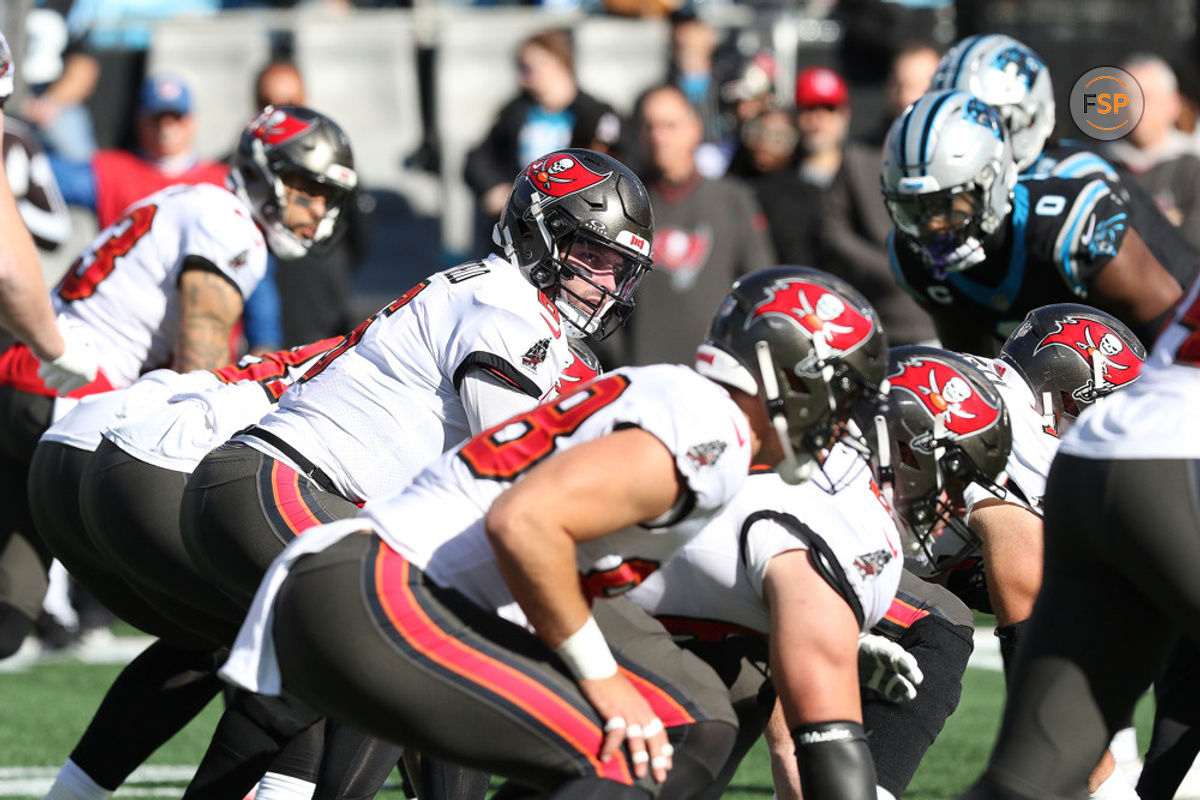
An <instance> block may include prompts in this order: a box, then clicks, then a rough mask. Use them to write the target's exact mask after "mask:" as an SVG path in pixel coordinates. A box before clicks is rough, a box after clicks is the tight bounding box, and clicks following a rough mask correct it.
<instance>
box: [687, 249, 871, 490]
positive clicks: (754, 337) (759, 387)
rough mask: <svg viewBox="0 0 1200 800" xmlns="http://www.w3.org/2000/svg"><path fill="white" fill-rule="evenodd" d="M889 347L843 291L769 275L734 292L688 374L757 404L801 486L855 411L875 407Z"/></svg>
mask: <svg viewBox="0 0 1200 800" xmlns="http://www.w3.org/2000/svg"><path fill="white" fill-rule="evenodd" d="M886 353H887V341H886V337H885V336H884V333H883V328H882V326H881V325H880V323H879V316H878V314H876V313H875V309H874V308H872V307H871V304H870V303H868V302H867V301H866V299H865V298H864V297H863V296H862V295H861V294H859V293H858V292H857V291H856V290H855V289H854V288H853V287H852V286H850V284H848V283H846V282H845V281H843V280H841V279H840V278H836V277H834V276H833V275H830V274H828V273H826V272H821V271H820V270H816V269H811V268H809V267H791V266H785V267H772V268H770V269H764V270H760V271H758V272H755V273H752V274H750V275H747V276H746V277H744V278H742V279H741V280H739V281H738V282H737V283H735V284H734V285H733V289H732V291H731V292H730V293H729V295H728V296H727V297H726V298H725V300H724V301H723V302H722V303H721V307H720V308H719V309H718V310H717V315H716V316H715V317H714V318H713V321H712V326H711V327H710V329H709V334H708V340H707V342H706V343H705V344H703V345H701V346H700V349H699V350H698V351H697V353H696V370H697V371H698V372H700V374H702V375H705V376H707V377H709V378H712V379H713V380H716V381H719V382H721V383H724V384H727V385H729V386H733V387H734V388H737V389H740V390H742V391H743V392H746V393H747V394H751V395H758V396H759V397H760V398H762V400H763V402H764V403H765V404H766V407H767V415H768V417H769V418H770V419H771V421H772V424H774V426H775V429H776V431H777V432H778V434H779V440H780V444H781V445H782V446H783V448H784V454H785V458H784V461H783V463H781V464H780V465H779V466H778V467H776V470H777V471H778V472H779V474H780V475H781V476H783V478H784V480H787V481H788V482H790V483H799V482H800V481H803V480H806V479H807V478H809V477H811V475H812V474H813V471H814V469H815V467H816V464H817V456H818V454H819V453H820V451H821V450H822V449H824V448H826V447H828V446H829V445H830V444H832V442H833V440H834V435H835V427H836V426H837V424H838V423H840V422H845V421H847V420H848V419H849V416H850V413H851V411H852V410H853V407H854V406H855V405H857V404H858V403H859V402H861V401H864V400H876V399H878V398H879V397H880V385H881V384H882V382H883V378H884V369H885V366H886Z"/></svg>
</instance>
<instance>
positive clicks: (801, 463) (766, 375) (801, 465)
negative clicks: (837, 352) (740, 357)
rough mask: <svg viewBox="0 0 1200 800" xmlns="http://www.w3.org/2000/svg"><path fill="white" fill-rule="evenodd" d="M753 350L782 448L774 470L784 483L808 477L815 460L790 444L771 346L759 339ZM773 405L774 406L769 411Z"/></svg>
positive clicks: (772, 423)
mask: <svg viewBox="0 0 1200 800" xmlns="http://www.w3.org/2000/svg"><path fill="white" fill-rule="evenodd" d="M754 354H755V356H757V358H758V371H759V374H760V375H762V392H763V402H764V403H765V404H766V407H767V413H768V414H769V415H770V417H771V425H772V427H774V428H775V435H776V436H777V437H778V439H779V447H780V449H782V450H783V459H782V460H781V461H780V462H779V463H778V464H777V465H776V466H775V471H776V472H777V473H779V477H781V478H783V481H784V483H788V484H791V485H793V486H794V485H796V484H799V483H804V482H805V481H807V480H809V479H810V478H812V476H813V475H814V474H815V473H816V471H817V462H816V459H814V458H813V457H812V456H810V455H808V454H802V455H801V456H797V455H796V451H795V449H794V448H793V447H792V437H791V435H790V434H789V432H788V423H787V414H785V413H784V411H783V407H784V406H783V398H782V397H781V396H780V392H779V382H778V381H777V380H776V379H775V363H774V362H773V361H772V360H771V346H770V345H768V344H767V343H766V342H765V341H762V340H759V341H758V342H756V343H755V345H754ZM772 408H775V409H777V410H775V411H772V410H771V409H772Z"/></svg>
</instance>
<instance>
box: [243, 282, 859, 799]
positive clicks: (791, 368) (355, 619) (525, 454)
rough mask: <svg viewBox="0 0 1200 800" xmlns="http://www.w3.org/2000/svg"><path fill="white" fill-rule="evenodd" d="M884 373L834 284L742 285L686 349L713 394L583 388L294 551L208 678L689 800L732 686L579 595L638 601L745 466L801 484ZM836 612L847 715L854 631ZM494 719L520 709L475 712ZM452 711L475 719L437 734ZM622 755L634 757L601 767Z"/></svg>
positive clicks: (485, 762)
mask: <svg viewBox="0 0 1200 800" xmlns="http://www.w3.org/2000/svg"><path fill="white" fill-rule="evenodd" d="M797 297H803V298H804V299H805V300H806V301H811V302H812V303H819V305H820V308H821V309H822V310H823V311H825V312H827V313H826V314H825V316H823V317H818V316H817V315H815V314H813V313H811V310H806V309H811V306H810V305H809V304H808V302H806V303H801V304H798V305H797V304H796V303H795V302H791V301H789V298H797ZM831 323H837V324H836V325H835V326H831ZM829 327H832V331H829V330H826V328H829ZM831 332H832V336H829V337H827V336H825V335H824V334H826V333H831ZM882 357H883V338H882V333H881V332H880V330H879V325H878V321H877V317H876V315H875V312H874V310H873V309H871V308H870V306H869V305H867V304H866V302H865V301H863V300H862V298H861V296H860V295H858V294H857V293H856V292H854V290H853V289H850V288H849V287H848V286H846V285H845V284H844V283H843V282H841V281H838V280H837V279H834V278H833V277H832V276H828V275H825V274H823V273H817V272H816V271H813V270H805V269H801V268H790V267H788V268H777V269H774V270H764V271H762V272H760V273H756V274H754V275H750V276H747V277H746V278H744V279H743V280H742V281H739V282H738V283H737V284H735V286H734V289H733V293H732V294H731V295H730V296H729V297H728V298H727V299H726V301H725V303H723V304H722V306H721V308H720V310H719V311H718V314H717V317H716V319H715V320H714V322H713V326H712V330H711V333H710V339H709V342H708V343H707V345H706V346H705V347H703V348H701V354H700V357H699V359H698V365H699V366H698V369H699V370H700V371H701V373H702V374H703V375H706V376H708V378H709V379H706V378H705V377H701V375H697V374H696V372H693V371H692V370H690V369H688V368H685V367H680V366H666V365H659V366H653V367H643V368H629V369H622V370H618V371H616V372H614V373H611V374H609V375H606V376H602V377H599V378H597V379H595V380H593V381H592V382H591V383H589V384H586V385H585V386H584V387H582V388H580V389H577V390H575V391H574V392H571V393H569V394H567V395H565V396H563V397H561V398H560V399H559V400H557V401H555V402H552V403H548V404H545V405H543V406H540V407H539V408H537V409H535V410H534V411H532V412H529V413H527V414H524V415H522V416H519V417H516V418H514V419H511V420H508V421H507V422H505V423H502V424H501V425H498V426H496V427H494V428H492V429H490V430H488V431H485V432H484V433H482V434H480V435H479V436H476V437H475V438H473V439H471V440H470V441H469V442H467V443H466V444H465V445H463V446H462V447H461V448H460V449H459V450H457V451H455V452H453V453H449V454H447V455H446V456H444V457H443V458H442V459H441V460H439V461H437V462H435V463H434V464H433V465H431V466H430V467H429V468H427V469H426V470H425V471H424V472H422V473H421V475H420V476H418V477H417V478H416V480H415V481H414V482H413V483H412V484H411V485H410V487H409V488H408V489H406V490H405V491H404V492H403V493H401V494H400V495H398V496H396V497H393V498H390V499H387V500H382V501H371V502H368V503H367V504H366V506H365V507H364V508H363V510H362V512H361V513H360V514H359V515H358V516H357V517H356V518H355V519H352V520H343V521H340V522H338V523H335V524H332V525H327V526H322V527H320V528H314V529H312V530H310V531H309V532H308V533H306V534H305V536H303V537H301V538H300V539H298V540H297V541H296V542H294V543H293V544H292V545H291V546H290V547H289V549H287V550H286V551H285V552H284V554H283V555H282V556H281V557H280V559H278V560H277V561H276V563H275V565H274V566H273V567H272V570H271V572H270V573H269V574H268V575H267V576H266V578H265V579H264V581H263V584H262V587H261V588H260V591H259V594H258V596H257V597H256V598H255V603H254V607H253V609H252V611H251V614H250V616H249V617H248V619H247V622H246V623H245V625H244V626H243V629H242V633H241V634H240V635H239V639H238V643H237V645H236V646H235V649H234V652H233V654H232V655H231V658H230V661H229V663H228V664H227V666H226V668H225V672H226V675H227V677H230V678H232V679H234V680H236V681H238V682H240V683H242V684H243V685H245V686H249V687H253V688H257V689H260V690H264V689H265V690H269V691H278V690H280V689H281V688H282V687H283V686H286V688H287V689H288V691H291V692H293V693H295V694H296V695H297V696H299V697H301V698H302V699H304V700H306V701H307V702H309V703H311V704H313V705H314V706H316V707H317V708H319V709H321V710H324V711H326V712H327V713H330V714H331V716H336V717H337V718H339V719H344V720H346V721H347V722H349V723H350V724H354V725H356V726H359V727H363V728H365V729H367V730H369V731H371V732H373V733H376V734H377V735H381V736H383V737H384V738H388V739H390V740H391V741H395V742H399V743H402V744H405V745H412V746H415V747H416V748H417V749H419V750H421V752H423V753H432V754H433V755H435V756H438V757H441V758H445V759H447V760H451V761H455V762H457V763H460V764H464V765H466V766H471V767H475V768H479V769H486V770H490V771H494V772H497V773H499V774H501V775H505V776H508V777H512V778H514V779H516V780H518V781H521V782H524V783H527V784H529V785H531V786H537V787H543V788H551V787H556V786H559V785H561V784H563V783H564V782H566V781H573V780H581V779H582V780H587V781H592V780H593V779H597V778H607V779H609V780H610V781H612V783H610V784H608V785H609V786H610V788H611V789H612V790H614V791H615V790H617V789H619V788H620V787H621V786H622V785H628V784H630V783H636V782H638V781H642V780H649V778H650V777H651V774H652V777H653V779H654V780H655V781H657V782H662V781H663V780H664V779H665V780H667V781H671V782H673V783H671V785H672V786H674V787H675V788H676V790H678V791H681V792H683V793H685V794H690V793H691V792H692V791H695V790H697V789H698V788H700V787H701V786H704V785H707V784H709V783H711V781H712V780H713V777H714V776H715V774H716V772H717V771H718V770H719V768H720V766H721V765H722V764H723V763H724V758H725V755H727V753H728V748H729V746H730V745H731V744H732V734H733V730H732V728H730V727H728V725H727V722H728V721H729V719H730V717H731V712H730V711H729V710H728V695H727V692H726V691H725V690H724V687H723V686H721V685H720V684H719V681H716V679H715V675H712V674H711V673H709V672H707V671H705V670H703V669H701V668H700V667H699V666H698V665H696V666H692V667H690V668H683V664H682V662H681V661H680V659H681V658H683V656H682V655H681V653H680V651H678V650H677V649H675V648H674V647H673V646H668V645H669V642H667V637H666V636H665V634H658V633H654V634H651V630H652V629H650V628H647V627H645V625H644V624H643V625H641V626H634V627H628V625H623V624H619V623H617V622H614V621H612V620H610V619H609V617H608V615H609V614H610V613H616V612H615V611H613V610H612V608H611V607H610V606H611V604H609V603H607V602H597V603H596V604H595V605H594V610H595V613H596V619H593V618H592V617H591V616H589V615H588V613H587V610H588V599H589V598H606V597H608V598H611V597H616V596H617V595H621V594H623V593H624V592H626V591H628V590H629V589H631V588H633V587H635V586H637V585H638V584H640V583H641V582H642V581H644V580H645V578H646V577H647V576H648V575H650V574H652V573H653V572H654V570H656V569H657V568H658V567H659V566H660V565H661V564H662V563H664V562H666V561H667V560H668V559H669V558H670V557H671V556H672V554H674V553H675V552H676V551H677V550H678V549H679V548H680V547H681V546H683V545H684V544H686V542H687V541H689V540H690V539H691V538H693V537H694V536H696V535H697V534H698V533H699V531H700V530H701V529H702V528H703V527H704V526H705V525H706V524H707V523H708V522H709V521H710V520H711V519H712V518H713V517H714V515H715V514H716V513H717V512H719V511H720V509H721V508H722V507H723V506H724V505H725V504H727V503H728V502H729V501H730V500H731V499H732V498H733V497H734V495H735V493H736V492H737V490H738V489H739V487H740V486H741V485H742V484H743V483H744V481H745V479H746V476H747V473H748V468H749V465H750V459H751V457H752V456H755V455H756V454H757V456H758V458H759V459H760V460H762V461H763V462H764V463H765V464H767V465H779V466H781V467H782V468H783V469H784V470H785V471H784V473H782V474H783V477H784V478H785V479H788V480H791V481H793V482H795V481H798V480H801V479H802V477H803V475H802V474H801V473H802V472H804V471H805V465H806V464H808V463H810V462H815V460H816V459H817V457H818V453H817V452H816V451H814V450H813V447H815V446H817V445H816V444H815V442H817V441H828V439H827V438H826V437H828V436H830V435H831V433H832V431H833V430H834V428H835V427H836V426H837V425H838V423H839V422H840V421H844V420H845V419H846V416H845V415H846V414H848V413H849V411H850V410H851V409H853V408H856V407H857V406H858V405H859V403H860V402H862V401H863V400H865V399H868V398H870V399H874V398H876V397H877V396H878V388H877V387H878V385H879V384H878V380H879V378H880V376H881V375H882V373H883V358H882ZM801 374H803V376H804V377H800V376H801ZM788 375H793V376H796V377H794V378H793V379H788V378H787V377H786V376H788ZM735 384H736V385H735ZM760 385H761V386H763V387H764V388H763V389H762V390H761V391H760V390H759V388H758V387H759V386H760ZM764 412H765V413H764ZM358 532H363V533H365V534H367V535H356V533H358ZM322 564H326V565H331V566H332V565H336V566H332V568H331V569H325V568H322V566H321V565H322ZM318 597H320V598H325V599H326V600H327V601H330V600H331V599H332V598H338V599H337V600H331V602H326V603H325V607H324V609H323V610H322V609H318V608H316V606H314V605H312V604H311V603H309V602H308V600H309V599H314V600H315V599H316V598H318ZM837 602H838V603H841V604H842V606H843V607H846V606H845V603H844V601H842V600H841V599H840V598H839V599H838V600H837ZM846 608H847V611H846V613H847V615H848V616H849V617H850V618H851V641H850V651H849V652H850V661H851V662H852V665H853V667H852V670H851V672H852V673H853V674H854V675H855V677H854V678H853V679H852V682H853V684H854V687H855V688H854V692H855V695H854V697H855V700H857V676H856V671H857V660H856V656H855V652H856V647H855V644H856V641H857V631H858V626H857V624H856V623H854V621H853V615H852V614H850V612H849V610H848V607H846ZM380 613H382V616H380ZM601 617H603V621H599V620H600V619H601ZM598 621H599V623H598ZM655 641H659V642H663V644H662V645H652V644H651V643H652V642H655ZM397 645H398V646H397ZM335 651H337V652H338V655H337V656H336V659H335V660H336V661H337V667H336V669H337V670H338V671H339V672H340V673H341V677H339V678H338V679H337V680H336V681H331V680H330V678H331V674H330V673H328V672H327V670H328V669H330V668H332V667H333V661H331V659H332V658H334V652H335ZM614 651H615V653H616V660H614V655H613V654H614ZM347 656H349V657H348V658H347ZM429 659H432V660H431V661H430V660H429ZM686 660H687V659H684V661H686ZM617 661H619V662H620V663H621V665H622V667H624V671H621V672H619V671H618V669H617ZM501 665H504V666H501ZM498 670H499V671H498ZM350 672H361V673H362V674H361V675H355V676H351V675H350V674H349V673H350ZM385 675H386V676H387V677H386V678H385V677H384V676H385ZM568 675H569V676H570V677H573V678H574V679H575V680H574V681H567V682H564V680H563V679H564V677H566V676H568ZM650 675H654V676H656V677H654V678H650V677H649V676H650ZM381 680H382V682H381ZM714 681H716V682H715V683H714ZM347 686H354V687H359V688H356V689H352V690H349V691H343V687H347ZM501 686H502V687H503V689H502V695H503V700H501V698H500V697H499V696H498V695H497V694H496V690H497V688H498V687H501ZM448 689H450V691H447V690H448ZM665 695H666V696H671V697H674V698H675V702H674V703H673V704H672V703H666V702H664V696H665ZM431 702H436V703H439V704H440V706H439V707H440V708H441V710H440V712H439V713H438V714H433V712H432V706H430V705H429V704H430V703H431ZM447 703H449V704H450V705H449V706H447V705H446V704H447ZM497 703H500V704H502V705H504V706H508V707H510V708H512V709H513V710H514V711H515V712H516V713H512V712H511V711H508V712H505V713H503V714H501V715H499V716H497V715H494V714H492V713H491V709H493V708H495V707H496V704H497ZM568 709H569V710H568ZM810 710H811V709H810ZM681 712H682V713H681ZM580 714H582V716H580ZM447 717H450V718H461V719H470V720H471V721H472V724H471V725H470V726H467V727H464V726H456V729H455V730H453V731H448V730H445V726H444V725H442V724H440V723H435V719H438V718H440V719H443V720H444V719H446V718H447ZM794 723H795V724H796V725H798V726H805V725H808V724H810V723H811V724H814V725H818V726H825V725H828V724H831V721H830V720H828V719H824V718H821V717H820V716H819V715H818V716H817V718H815V719H806V718H804V717H801V718H799V719H796V720H794ZM677 726H689V727H690V732H689V733H688V735H687V736H686V737H684V739H683V741H682V744H681V745H680V748H679V750H678V751H677V752H675V753H674V756H675V758H674V761H672V753H671V751H670V750H669V749H667V750H665V751H664V745H665V744H666V734H665V731H664V727H666V728H675V727H677ZM850 738H852V737H849V736H833V735H829V736H825V735H821V736H815V737H813V741H814V743H816V742H819V743H820V744H819V745H818V749H821V748H824V747H825V746H826V744H827V743H828V742H829V741H832V740H834V739H837V740H838V741H839V742H840V744H839V745H838V746H835V747H834V749H835V750H836V751H837V753H841V752H842V751H841V749H840V747H841V746H845V747H848V748H851V749H852V750H853V751H854V752H855V754H856V761H858V762H859V763H861V760H860V759H861V754H862V753H865V752H866V751H865V744H863V743H862V742H859V741H858V740H854V741H845V740H847V739H850ZM623 739H624V740H625V741H626V743H627V744H628V746H629V751H628V752H629V754H630V762H626V761H625V760H624V759H623V758H616V759H610V758H606V756H608V755H610V754H614V753H616V752H617V748H618V747H619V745H620V744H621V742H622V740H623ZM533 741H540V742H541V743H542V744H541V745H539V746H536V747H535V746H533V745H532V742H533ZM547 743H549V747H547ZM859 745H861V748H860V747H859ZM830 755H831V756H832V758H833V760H838V758H839V757H840V756H838V755H836V754H833V753H831V754H830ZM813 757H814V760H817V761H821V758H820V756H819V755H814V756H813ZM869 758H870V757H869V754H868V755H867V756H866V759H867V761H866V766H867V767H868V769H867V770H864V772H869V763H870V762H869ZM672 763H674V769H673V770H671V773H670V775H671V776H670V778H668V777H667V771H668V769H670V768H671V767H672ZM648 768H649V769H648ZM818 771H820V770H818ZM859 777H861V776H860V775H858V774H857V773H856V775H855V776H854V777H853V780H857V779H858V778H859ZM589 785H592V786H594V785H595V784H589ZM870 785H871V786H872V790H873V787H874V782H873V780H871V781H870ZM664 790H665V787H664Z"/></svg>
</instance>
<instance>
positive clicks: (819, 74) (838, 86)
mask: <svg viewBox="0 0 1200 800" xmlns="http://www.w3.org/2000/svg"><path fill="white" fill-rule="evenodd" d="M849 100H850V92H849V91H847V89H846V82H845V81H844V80H842V76H841V75H838V74H837V73H836V72H834V71H833V70H831V69H827V68H826V67H809V68H808V69H804V70H801V71H800V74H799V75H797V76H796V108H812V107H813V106H834V107H838V106H844V105H846V103H847V102H848V101H849Z"/></svg>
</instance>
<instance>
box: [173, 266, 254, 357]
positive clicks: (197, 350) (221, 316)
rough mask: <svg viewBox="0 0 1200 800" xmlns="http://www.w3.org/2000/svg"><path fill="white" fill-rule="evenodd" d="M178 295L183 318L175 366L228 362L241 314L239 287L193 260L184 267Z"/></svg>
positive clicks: (176, 349) (176, 344)
mask: <svg viewBox="0 0 1200 800" xmlns="http://www.w3.org/2000/svg"><path fill="white" fill-rule="evenodd" d="M193 258H194V257H189V260H192V259H193ZM196 261H199V259H196ZM204 263H205V264H207V262H204ZM189 266H190V267H191V268H189ZM179 294H180V317H181V318H180V323H179V339H178V340H177V341H176V342H175V369H177V370H179V371H180V372H188V371H190V370H193V369H213V368H215V367H220V366H224V365H225V364H228V363H229V361H230V353H229V337H230V335H231V334H232V332H233V326H234V325H235V324H236V323H237V321H238V317H240V316H241V314H242V296H241V294H240V293H239V292H238V290H237V288H236V287H235V286H234V285H233V284H232V283H230V281H229V279H228V278H226V277H224V276H223V275H221V274H220V273H219V272H217V271H215V270H214V269H211V268H209V269H206V268H204V266H202V265H200V264H194V263H193V264H190V265H189V264H185V266H184V271H183V274H182V275H181V276H180V278H179Z"/></svg>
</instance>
